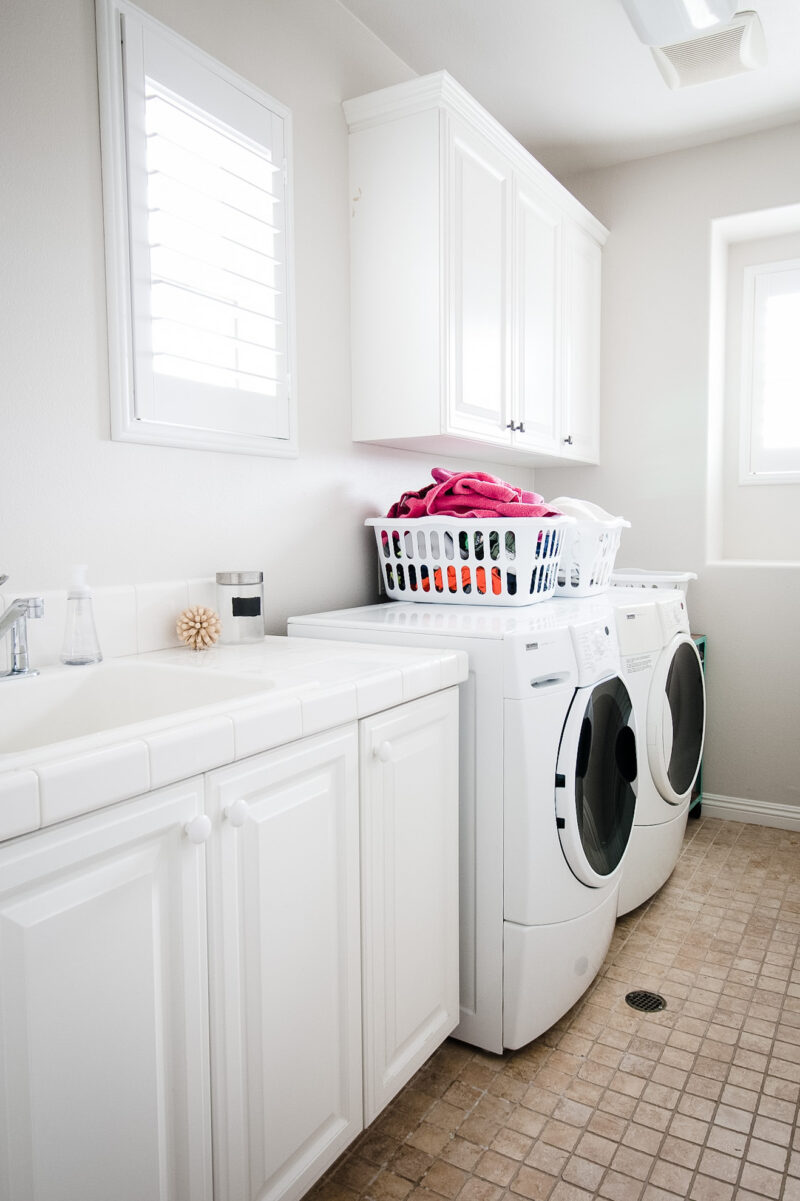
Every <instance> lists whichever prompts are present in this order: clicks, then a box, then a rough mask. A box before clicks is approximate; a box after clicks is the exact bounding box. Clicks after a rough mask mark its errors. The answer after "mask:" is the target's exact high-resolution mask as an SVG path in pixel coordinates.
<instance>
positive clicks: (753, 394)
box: [740, 259, 800, 483]
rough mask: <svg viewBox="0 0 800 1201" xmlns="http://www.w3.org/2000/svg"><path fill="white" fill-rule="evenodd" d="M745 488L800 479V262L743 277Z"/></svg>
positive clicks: (766, 265) (768, 265)
mask: <svg viewBox="0 0 800 1201" xmlns="http://www.w3.org/2000/svg"><path fill="white" fill-rule="evenodd" d="M742 365H743V369H742V405H741V414H742V427H741V462H740V479H741V481H742V482H743V483H748V482H750V483H762V482H764V483H780V482H791V483H795V482H797V481H798V480H800V259H791V260H786V261H783V262H777V263H763V264H759V265H758V266H753V267H747V268H745V271H744V277H743V323H742Z"/></svg>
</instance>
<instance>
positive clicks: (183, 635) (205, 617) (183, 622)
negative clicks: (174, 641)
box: [175, 605, 222, 651]
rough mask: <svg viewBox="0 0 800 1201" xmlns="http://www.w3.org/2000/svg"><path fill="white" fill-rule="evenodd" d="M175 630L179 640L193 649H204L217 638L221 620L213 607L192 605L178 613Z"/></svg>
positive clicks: (211, 644) (220, 628)
mask: <svg viewBox="0 0 800 1201" xmlns="http://www.w3.org/2000/svg"><path fill="white" fill-rule="evenodd" d="M175 630H176V632H177V635H178V637H179V638H180V640H181V642H185V643H186V645H187V646H190V647H191V648H192V650H193V651H204V650H205V649H206V647H209V646H213V645H214V643H215V642H216V641H217V639H218V638H219V636H220V632H221V630H222V622H221V621H220V619H219V614H218V613H215V612H214V610H213V609H207V608H206V607H205V605H193V606H192V608H191V609H184V610H183V612H182V613H181V614H180V616H179V617H178V620H177V622H176V623H175Z"/></svg>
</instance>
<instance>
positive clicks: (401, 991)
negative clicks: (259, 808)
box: [361, 688, 459, 1123]
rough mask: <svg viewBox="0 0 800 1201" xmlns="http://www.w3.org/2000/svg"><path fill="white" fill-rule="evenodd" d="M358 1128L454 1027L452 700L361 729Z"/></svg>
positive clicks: (381, 718)
mask: <svg viewBox="0 0 800 1201" xmlns="http://www.w3.org/2000/svg"><path fill="white" fill-rule="evenodd" d="M361 843H362V846H361V852H362V914H363V920H362V925H363V940H364V945H363V976H364V985H363V988H364V993H363V997H364V1120H365V1122H367V1123H368V1122H371V1121H372V1119H373V1118H374V1117H375V1116H376V1115H377V1114H378V1113H380V1111H381V1109H383V1107H384V1106H385V1105H386V1104H387V1103H388V1102H389V1101H390V1100H391V1098H392V1097H393V1096H394V1095H395V1093H397V1092H398V1091H399V1089H400V1088H401V1087H402V1086H403V1085H404V1084H405V1083H406V1081H407V1080H409V1079H410V1078H411V1076H412V1075H413V1074H414V1072H415V1071H416V1070H417V1068H418V1067H420V1065H421V1064H422V1063H424V1061H425V1060H426V1059H427V1058H428V1056H429V1055H430V1054H431V1053H432V1052H433V1051H434V1050H435V1048H436V1047H437V1046H438V1045H439V1044H440V1043H441V1042H442V1041H443V1040H444V1039H445V1038H446V1037H447V1035H448V1034H449V1033H450V1031H451V1030H453V1029H454V1028H455V1026H456V1024H457V1022H458V1019H459V986H458V690H457V689H456V688H451V689H448V690H447V691H446V692H439V693H435V694H434V695H432V696H428V697H423V698H422V699H420V700H417V701H411V702H409V703H408V704H406V705H401V706H399V707H398V708H396V709H391V710H389V711H388V712H386V713H381V714H378V715H376V716H375V717H369V718H365V719H364V720H363V721H362V722H361Z"/></svg>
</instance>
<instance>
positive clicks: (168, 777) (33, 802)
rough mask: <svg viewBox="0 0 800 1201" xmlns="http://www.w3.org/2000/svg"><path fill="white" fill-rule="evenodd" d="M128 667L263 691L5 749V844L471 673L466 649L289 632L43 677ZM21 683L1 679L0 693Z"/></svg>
mask: <svg viewBox="0 0 800 1201" xmlns="http://www.w3.org/2000/svg"><path fill="white" fill-rule="evenodd" d="M125 663H141V664H160V665H165V666H176V667H181V668H189V669H190V670H192V671H197V672H201V673H207V672H222V673H225V675H226V676H228V677H230V676H239V677H241V678H243V679H247V680H248V681H250V682H251V683H252V682H253V681H254V680H257V679H264V682H265V691H264V692H263V693H258V692H256V693H255V694H252V693H251V695H249V696H247V697H243V698H241V699H235V700H227V701H219V702H215V703H213V704H207V705H203V706H200V707H197V708H193V709H191V710H182V711H180V712H178V713H173V714H172V715H170V716H167V717H158V718H153V719H150V720H148V721H144V722H138V723H136V724H132V725H124V726H119V727H117V728H115V729H110V730H103V731H100V732H98V733H94V734H89V735H84V736H82V737H77V738H71V739H69V740H66V741H61V742H54V743H51V744H49V745H47V746H41V747H35V748H32V749H29V750H24V751H16V752H13V753H2V750H0V840H5V839H8V838H13V837H16V836H17V835H20V834H26V833H29V832H30V831H32V830H36V829H38V828H39V827H41V826H49V825H53V824H54V823H56V822H60V821H64V820H65V819H67V818H70V817H76V816H77V815H79V814H81V813H88V812H90V811H91V810H93V809H100V808H102V807H104V806H105V805H110V804H113V803H114V802H115V801H122V800H126V799H128V798H129V797H133V796H138V795H140V794H141V793H145V792H148V791H150V790H152V789H155V788H161V787H162V786H163V785H166V784H172V783H175V782H176V781H178V780H183V779H186V778H188V777H189V776H196V775H199V774H201V773H202V772H206V771H210V770H211V769H213V768H215V767H221V766H222V765H223V764H226V763H232V762H234V761H236V760H238V759H245V758H247V757H248V756H249V755H255V754H258V753H259V752H260V751H266V750H269V749H271V748H273V747H277V746H283V745H284V744H285V743H289V742H293V741H295V740H296V739H298V738H303V737H305V736H307V735H309V734H318V733H321V732H322V731H323V730H328V729H332V728H333V727H335V726H340V725H343V724H345V723H346V722H350V721H356V720H357V719H358V718H361V717H367V716H368V715H369V714H371V713H377V712H379V711H380V710H382V709H389V708H392V707H393V706H395V705H400V704H402V703H403V702H404V701H410V700H413V699H415V698H416V697H420V696H425V695H426V694H428V693H431V692H436V691H438V690H439V689H441V688H448V687H450V686H451V685H453V684H459V683H461V682H462V681H463V680H465V679H466V678H467V656H466V654H465V653H464V652H463V651H453V650H441V651H428V650H425V651H421V650H419V649H417V648H413V647H393V646H375V645H369V646H367V645H360V644H357V643H344V642H326V641H321V640H318V639H306V638H283V637H269V638H265V639H264V640H263V642H259V643H251V644H248V645H245V646H220V647H213V648H212V649H211V650H207V651H203V652H200V653H198V652H194V651H191V650H189V649H188V648H180V649H173V650H164V651H154V652H151V653H149V654H145V655H137V656H130V657H128V658H120V659H111V660H107V662H106V663H100V664H98V665H97V666H93V667H62V666H58V667H49V668H45V669H44V670H43V671H42V674H41V676H40V677H39V678H40V679H43V678H44V677H45V676H46V675H47V676H54V675H55V673H60V674H63V673H65V672H68V673H77V672H96V673H100V672H102V671H104V669H107V667H108V666H110V665H114V664H125ZM26 684H27V681H24V680H19V681H7V682H5V683H2V684H0V687H2V688H3V690H4V693H3V694H0V699H2V695H5V696H6V697H7V698H9V695H10V692H11V691H13V690H14V689H16V688H25V687H26ZM6 690H9V691H6ZM1 746H2V742H0V747H1Z"/></svg>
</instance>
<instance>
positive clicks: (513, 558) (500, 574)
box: [364, 517, 574, 606]
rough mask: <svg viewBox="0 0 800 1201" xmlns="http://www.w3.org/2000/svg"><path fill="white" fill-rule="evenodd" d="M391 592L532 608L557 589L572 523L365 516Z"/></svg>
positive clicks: (402, 596)
mask: <svg viewBox="0 0 800 1201" xmlns="http://www.w3.org/2000/svg"><path fill="white" fill-rule="evenodd" d="M364 524H365V525H368V526H372V528H373V530H374V531H375V541H376V543H377V547H378V558H379V560H380V565H381V575H382V577H383V586H384V588H385V590H386V594H387V595H388V596H390V597H391V598H392V600H405V601H421V602H426V603H430V602H434V603H439V604H441V603H445V604H452V605H487V606H488V605H532V604H534V603H535V602H537V601H543V600H547V598H548V597H550V596H552V595H553V593H554V591H555V587H556V578H557V573H558V564H559V559H560V557H561V552H562V548H563V545H564V537H565V533H566V531H567V530H568V528H569V527H570V526H571V525H573V524H574V522H573V519H572V518H570V517H517V518H512V517H498V518H481V519H477V518H459V517H415V518H408V517H406V518H393V517H368V518H367V520H366V522H365V523H364Z"/></svg>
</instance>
